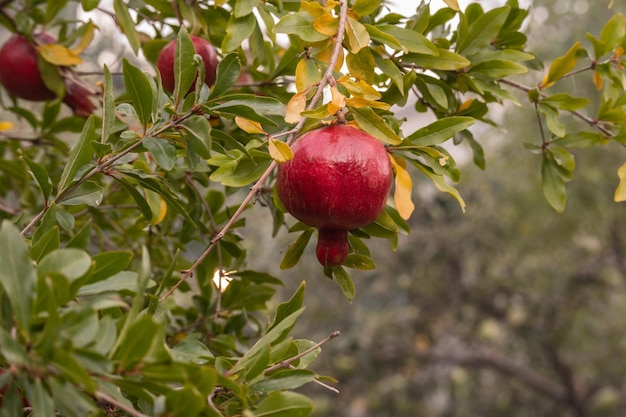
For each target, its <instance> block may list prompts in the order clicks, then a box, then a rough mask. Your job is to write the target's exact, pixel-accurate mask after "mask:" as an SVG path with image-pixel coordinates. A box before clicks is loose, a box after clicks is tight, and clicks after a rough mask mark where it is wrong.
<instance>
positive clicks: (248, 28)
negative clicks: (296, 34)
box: [222, 14, 289, 52]
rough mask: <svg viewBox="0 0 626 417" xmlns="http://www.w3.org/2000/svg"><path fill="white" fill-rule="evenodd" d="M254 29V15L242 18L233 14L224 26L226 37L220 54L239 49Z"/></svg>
mask: <svg viewBox="0 0 626 417" xmlns="http://www.w3.org/2000/svg"><path fill="white" fill-rule="evenodd" d="M288 16H289V15H288ZM255 27H256V18H255V17H254V14H248V15H246V16H243V17H236V16H235V15H234V14H233V15H232V16H231V17H230V19H229V20H228V24H227V26H226V36H224V40H223V41H222V52H231V51H234V50H235V49H237V48H239V47H241V45H242V44H243V42H244V41H245V40H246V39H247V38H249V37H250V35H252V33H253V32H254V28H255Z"/></svg>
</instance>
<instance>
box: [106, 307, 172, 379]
mask: <svg viewBox="0 0 626 417" xmlns="http://www.w3.org/2000/svg"><path fill="white" fill-rule="evenodd" d="M163 330H164V328H163V327H162V326H161V325H160V324H159V323H157V322H155V321H154V319H153V318H152V317H150V316H142V317H140V318H138V319H137V320H136V321H135V322H133V323H132V324H131V325H130V326H129V328H128V331H127V332H126V333H125V335H124V336H123V337H124V338H123V340H122V341H121V343H119V345H118V347H117V349H116V350H115V352H114V354H113V360H114V361H116V362H117V367H118V369H120V370H132V369H133V368H134V367H136V366H137V365H140V364H141V363H143V362H150V357H151V355H152V354H153V353H154V352H155V351H156V350H157V349H158V347H159V345H161V344H162V343H163V339H162V333H163ZM120 337H122V336H120Z"/></svg>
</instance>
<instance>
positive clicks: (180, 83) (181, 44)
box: [172, 27, 198, 105]
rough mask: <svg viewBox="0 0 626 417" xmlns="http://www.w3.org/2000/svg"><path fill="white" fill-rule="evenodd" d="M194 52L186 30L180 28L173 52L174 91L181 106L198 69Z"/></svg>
mask: <svg viewBox="0 0 626 417" xmlns="http://www.w3.org/2000/svg"><path fill="white" fill-rule="evenodd" d="M195 53H196V50H195V48H194V46H193V43H192V42H191V37H190V36H189V33H188V32H187V30H186V29H185V28H184V27H182V28H181V29H180V30H179V31H178V35H177V36H176V50H175V52H174V91H173V93H172V94H173V96H174V98H175V99H176V103H178V104H179V105H181V104H182V103H183V99H184V98H185V96H186V95H187V93H188V92H189V89H190V88H191V86H192V85H193V81H194V79H195V78H196V76H197V73H198V68H197V67H196V65H195V63H194V59H193V57H194V55H195Z"/></svg>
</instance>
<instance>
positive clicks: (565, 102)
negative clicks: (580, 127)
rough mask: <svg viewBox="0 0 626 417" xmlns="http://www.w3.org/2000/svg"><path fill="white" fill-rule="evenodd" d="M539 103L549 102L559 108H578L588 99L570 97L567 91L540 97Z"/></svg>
mask: <svg viewBox="0 0 626 417" xmlns="http://www.w3.org/2000/svg"><path fill="white" fill-rule="evenodd" d="M541 103H546V104H549V105H550V106H552V107H555V108H557V109H559V110H568V111H573V110H580V109H582V108H584V107H585V106H587V105H588V104H589V100H588V99H586V98H584V97H572V96H571V95H569V94H567V93H558V94H553V95H551V96H549V97H546V98H542V99H541Z"/></svg>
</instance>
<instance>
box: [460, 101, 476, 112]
mask: <svg viewBox="0 0 626 417" xmlns="http://www.w3.org/2000/svg"><path fill="white" fill-rule="evenodd" d="M473 102H474V99H473V98H470V99H469V100H465V101H464V102H463V103H461V105H460V106H459V110H458V112H459V113H460V112H462V111H463V110H467V109H469V108H470V106H471V105H472V103H473Z"/></svg>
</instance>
